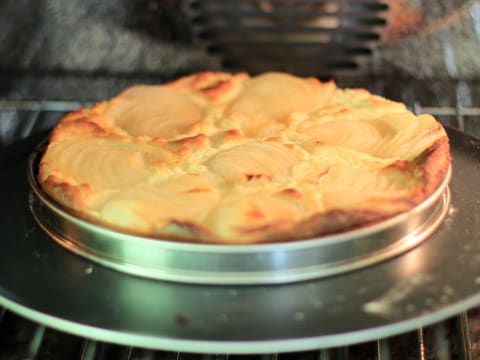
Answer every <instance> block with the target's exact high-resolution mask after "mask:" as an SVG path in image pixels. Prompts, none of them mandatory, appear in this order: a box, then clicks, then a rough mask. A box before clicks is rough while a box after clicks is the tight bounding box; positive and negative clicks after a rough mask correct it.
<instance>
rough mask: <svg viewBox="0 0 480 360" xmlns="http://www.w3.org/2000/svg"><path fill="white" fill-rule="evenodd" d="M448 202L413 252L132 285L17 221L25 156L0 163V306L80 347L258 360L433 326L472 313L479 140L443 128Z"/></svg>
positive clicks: (479, 297) (479, 228) (479, 252)
mask: <svg viewBox="0 0 480 360" xmlns="http://www.w3.org/2000/svg"><path fill="white" fill-rule="evenodd" d="M448 133H449V137H450V140H451V147H452V156H453V176H452V181H451V185H450V189H451V199H452V204H451V207H450V211H449V213H448V215H447V217H446V219H445V220H444V222H443V223H442V225H441V226H440V227H439V228H438V230H437V231H436V232H435V233H434V234H433V235H431V236H430V237H429V238H428V239H427V240H426V241H425V242H423V243H422V244H420V245H419V246H417V247H416V248H414V249H412V250H411V251H409V252H407V253H404V254H403V255H400V256H397V257H395V258H392V259H390V260H387V261H384V262H381V263H378V264H376V265H372V266H369V267H365V268H362V269H358V270H355V271H351V272H347V273H344V274H340V275H336V276H331V277H327V278H323V279H318V280H309V281H303V282H298V283H293V284H282V285H270V286H265V285H255V286H245V285H229V286H213V285H210V286H207V285H189V284H180V283H174V282H166V281H158V280H153V279H146V278H140V277H136V276H132V275H128V274H125V273H121V272H118V271H115V270H112V269H109V268H106V267H104V266H101V265H97V264H96V263H93V262H91V261H89V260H87V259H85V258H83V257H80V256H77V255H75V254H73V253H71V252H69V251H67V250H65V249H64V248H62V247H60V246H59V245H58V244H56V243H55V242H54V241H52V240H51V239H50V238H48V236H47V235H46V234H45V233H44V232H43V231H42V230H41V229H40V228H39V227H38V226H37V225H36V222H35V220H34V219H33V217H32V215H31V213H30V211H29V203H28V194H29V186H28V182H27V178H26V172H27V158H28V155H29V154H30V153H31V152H32V150H33V149H34V148H35V146H36V145H37V144H38V143H39V141H40V140H41V138H42V137H43V136H45V134H41V136H40V135H39V136H37V137H32V138H29V139H27V140H25V141H22V142H20V143H17V144H16V145H14V146H10V147H8V148H6V149H5V150H4V151H3V152H2V153H1V154H2V155H1V160H0V161H1V165H2V170H3V171H2V177H1V179H0V186H1V188H2V192H1V195H0V201H1V203H2V210H1V212H2V216H1V217H0V229H1V234H2V237H1V238H2V240H1V251H0V304H1V305H3V306H5V307H7V308H9V309H11V310H12V311H15V312H17V313H19V314H21V315H23V316H26V317H28V318H30V319H32V320H35V321H38V322H40V323H44V324H46V325H48V326H51V327H53V328H57V329H60V330H63V331H67V332H70V333H74V334H77V335H82V336H87V337H89V338H94V339H99V340H104V341H109V342H117V343H123V344H129V345H134V346H143V347H150V348H157V349H164V350H173V351H186V352H203V353H221V352H224V353H261V352H285V351H298V350H308V349H313V348H320V347H330V346H339V345H346V344H353V343H357V342H362V341H367V340H372V339H376V338H378V337H385V336H389V335H393V334H397V333H401V332H404V331H407V330H411V329H414V328H416V327H418V326H423V325H426V324H430V323H434V322H436V321H439V320H441V319H444V318H446V317H449V316H451V315H454V314H457V313H459V312H460V311H463V310H465V309H467V308H469V307H473V306H475V305H478V304H480V192H479V191H478V179H480V141H478V140H476V139H474V138H472V137H470V136H468V135H465V134H462V133H460V132H457V131H455V130H448Z"/></svg>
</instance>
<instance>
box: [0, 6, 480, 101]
mask: <svg viewBox="0 0 480 360" xmlns="http://www.w3.org/2000/svg"><path fill="white" fill-rule="evenodd" d="M325 1H326V2H328V1H327V0H325ZM373 1H378V2H380V1H381V2H382V3H385V4H387V5H388V6H389V9H388V10H386V11H385V12H384V14H383V16H384V17H385V19H386V21H387V25H386V26H385V27H383V28H381V29H379V32H380V36H381V39H380V41H379V42H375V44H373V45H372V49H371V50H372V56H371V57H370V58H369V59H368V60H367V61H365V62H363V63H362V64H363V66H362V67H361V68H359V69H357V70H356V71H355V72H354V73H353V74H350V75H349V76H341V77H337V81H338V82H339V83H340V85H341V86H362V87H368V88H369V89H370V90H371V91H374V92H377V93H382V94H384V95H385V96H388V97H391V98H393V99H397V100H401V101H405V102H407V103H408V102H409V101H410V99H409V97H410V98H417V97H418V96H420V97H421V98H420V99H419V100H420V101H422V102H423V103H428V104H433V103H435V104H451V103H452V99H454V98H455V96H457V94H456V92H455V91H454V92H453V93H452V91H451V89H452V87H451V80H454V81H457V80H459V79H460V80H462V81H468V82H470V83H471V84H473V87H472V85H471V84H469V88H468V89H469V91H470V93H471V94H472V96H474V95H475V94H476V91H477V90H476V84H475V83H476V81H477V80H478V79H480V57H479V56H478V54H479V53H480V41H479V39H480V0H475V1H472V0H365V2H373ZM212 2H215V1H214V0H181V1H176V0H138V1H134V2H133V1H129V0H104V1H101V2H100V1H97V0H69V1H62V0H3V1H1V2H0V98H4V99H29V100H31V99H35V100H42V99H55V100H80V101H92V100H100V99H104V98H108V97H111V96H114V95H115V94H117V93H118V92H119V91H121V90H122V89H124V88H125V87H127V86H129V85H132V84H134V83H157V82H161V81H165V80H168V79H171V78H174V77H177V76H179V75H182V74H186V73H190V72H193V71H201V70H205V69H213V70H215V69H221V68H222V67H221V60H222V59H221V56H220V57H219V56H214V55H212V54H210V53H208V51H207V49H206V48H207V46H206V44H205V43H204V42H200V41H197V39H195V36H194V30H193V26H192V22H195V21H196V20H198V19H195V16H196V13H197V12H198V11H196V10H198V8H199V7H201V6H202V4H205V3H212ZM269 2H272V3H273V2H276V3H278V2H279V0H275V1H274V0H248V1H244V2H243V6H246V7H251V6H254V7H257V8H261V7H262V6H263V7H265V3H269ZM305 2H308V0H305ZM344 2H347V0H345V1H343V2H339V3H344ZM293 3H297V2H295V1H294V2H293ZM195 5H196V6H195ZM267 8H268V6H267ZM195 23H196V25H200V26H204V27H208V21H206V20H205V19H204V23H203V24H202V23H201V22H200V24H198V21H197V22H195ZM207 45H208V44H207ZM220 55H221V54H220ZM227 70H229V69H227ZM246 70H248V69H246ZM312 75H315V74H312ZM379 78H380V80H379V81H378V79H379ZM405 81H412V82H418V81H420V83H419V84H417V83H415V84H412V86H411V87H410V88H409V91H410V93H412V91H413V93H414V94H413V95H412V94H410V95H409V94H406V95H405V91H403V89H402V91H401V93H400V92H399V91H398V88H399V87H398V85H397V84H398V83H399V82H400V83H402V84H406V82H405ZM425 84H428V86H424V85H425ZM412 89H413V90H412ZM423 89H428V90H427V91H424V90H423ZM417 90H418V91H417ZM462 91H463V90H462ZM407 93H408V91H407ZM467 95H468V94H467ZM467 97H468V96H467ZM467 100H468V99H467ZM467 100H465V101H466V102H465V104H464V105H465V106H469V104H468V101H467ZM462 101H464V100H462ZM462 101H460V102H462Z"/></svg>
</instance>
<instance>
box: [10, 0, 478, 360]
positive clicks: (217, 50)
mask: <svg viewBox="0 0 480 360" xmlns="http://www.w3.org/2000/svg"><path fill="white" fill-rule="evenodd" d="M262 41H266V42H267V43H268V46H267V47H265V46H263V45H262V46H259V43H260V42H262ZM265 48H267V50H265ZM478 54H480V1H467V0H389V1H386V0H385V1H380V0H379V1H375V0H365V1H361V0H351V1H347V0H344V1H340V0H339V1H320V0H317V1H298V0H292V1H281V0H250V1H242V2H238V1H233V0H232V1H217V2H215V1H207V0H203V1H201V0H197V1H174V0H137V1H130V0H104V1H101V2H100V1H94V0H69V1H63V0H3V1H1V2H0V147H6V146H8V145H10V144H11V143H13V142H15V141H18V140H19V139H20V138H23V137H27V136H29V135H31V134H32V133H35V132H38V131H40V130H41V129H45V128H49V127H51V126H53V124H54V123H55V122H56V121H57V120H58V118H59V117H60V116H61V115H62V114H63V113H64V112H66V111H70V110H73V109H75V108H78V107H79V106H82V105H84V104H88V103H91V102H93V101H97V100H101V99H105V98H108V97H111V96H114V95H115V94H116V93H118V92H119V91H121V90H122V89H124V88H125V87H127V86H129V85H132V84H136V83H158V82H163V81H167V80H169V79H173V78H175V77H177V76H180V75H183V74H187V73H190V72H194V71H202V70H227V71H243V70H247V71H249V72H252V73H257V72H261V71H265V70H268V69H274V70H285V71H290V72H293V73H297V74H299V75H315V76H319V77H321V78H334V79H335V80H336V81H337V83H338V84H339V85H340V86H355V87H357V86H360V87H366V88H368V89H369V90H371V91H373V92H375V93H377V94H381V95H384V96H387V97H389V98H392V99H396V100H401V101H404V102H405V103H406V104H407V105H408V106H410V107H411V108H412V110H414V111H416V112H430V113H433V114H434V115H436V116H437V117H438V118H439V119H440V120H441V121H442V122H443V123H444V124H446V125H449V126H452V127H456V128H459V129H460V130H462V131H465V132H468V133H471V134H473V135H476V136H477V137H478V136H480V119H479V115H480V101H479V95H480V87H479V79H480V76H479V75H480V56H478ZM306 73H307V74H306ZM479 337H480V313H479V310H478V309H472V310H470V311H469V312H468V313H463V314H459V315H458V316H456V317H454V318H452V319H448V320H446V321H444V322H441V323H439V324H437V325H434V326H428V327H425V328H420V329H418V330H417V331H414V332H410V333H407V334H403V335H399V336H395V337H392V338H386V339H379V340H378V341H377V342H370V343H366V344H361V345H354V346H347V347H342V348H336V349H318V351H309V352H305V353H294V354H267V355H251V356H246V355H245V356H230V357H229V356H228V355H226V354H219V355H204V354H185V353H172V352H162V351H151V350H147V349H139V348H135V347H130V346H118V345H113V344H109V343H104V342H96V341H95V340H92V339H88V338H80V337H76V336H73V335H68V334H64V333H61V332H59V331H56V330H54V329H50V328H45V327H44V326H42V325H40V324H36V323H33V322H31V321H29V320H26V319H23V318H21V317H19V316H17V315H15V314H13V313H12V312H10V311H7V310H6V309H4V308H2V307H0V359H24V358H38V359H70V358H79V359H227V358H230V359H233V358H242V359H276V358H282V359H287V358H288V359H457V358H460V359H475V358H478V357H479V356H480V350H479V348H478V347H479V346H480V342H479Z"/></svg>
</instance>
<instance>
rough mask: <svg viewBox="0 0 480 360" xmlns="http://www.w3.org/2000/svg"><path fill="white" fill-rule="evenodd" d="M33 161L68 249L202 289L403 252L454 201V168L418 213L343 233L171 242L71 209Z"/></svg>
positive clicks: (301, 275)
mask: <svg viewBox="0 0 480 360" xmlns="http://www.w3.org/2000/svg"><path fill="white" fill-rule="evenodd" d="M42 148H43V146H42V145H40V146H39V148H38V150H36V151H35V152H33V153H32V155H31V156H30V157H29V161H28V180H29V184H30V186H31V189H32V193H31V195H30V204H31V209H32V213H33V215H34V217H35V219H36V221H37V222H38V224H39V225H40V227H41V228H42V229H43V230H44V231H45V232H46V233H48V235H49V236H50V237H51V238H52V239H54V240H55V241H56V242H57V243H59V244H60V245H62V246H63V247H65V248H66V249H68V250H70V251H73V252H75V253H76V254H79V255H81V256H84V257H86V258H88V259H90V260H93V261H95V262H97V263H100V264H102V265H104V266H107V267H110V268H113V269H116V270H119V271H122V272H126V273H130V274H134V275H139V276H144V277H148V278H155V279H160V280H170V281H180V282H187V283H204V284H275V283H287V282H293V281H300V280H307V279H313V278H320V277H324V276H329V275H334V274H338V273H342V272H345V271H351V270H354V269H357V268H360V267H364V266H368V265H371V264H375V263H377V262H379V261H382V260H385V259H388V258H390V257H393V256H396V255H399V254H401V253H403V252H405V251H407V250H410V249H411V248H413V247H414V246H417V245H418V244H419V243H421V242H422V241H424V240H425V239H427V238H428V236H429V235H431V234H432V233H433V232H434V231H435V230H436V228H437V227H438V226H439V225H440V224H441V222H442V220H443V219H444V217H445V216H446V214H447V212H448V208H449V204H450V195H449V190H448V183H449V181H450V171H449V172H448V173H447V176H446V177H445V179H444V180H443V182H442V183H441V186H440V187H439V188H438V189H437V190H436V191H435V192H433V194H432V195H430V197H428V198H427V199H426V200H424V201H423V202H421V203H420V204H419V205H417V206H416V207H414V208H413V209H411V210H409V211H407V212H405V213H402V214H399V215H396V216H394V217H391V218H388V219H386V220H384V221H381V222H377V223H375V224H373V225H368V226H363V227H361V228H359V229H354V230H350V231H346V232H341V233H338V234H332V235H326V236H321V237H317V238H311V239H304V240H292V241H287V242H275V243H262V244H251V245H235V244H205V243H190V242H181V241H171V240H168V239H158V238H149V237H143V236H138V235H135V234H129V233H125V232H120V231H115V230H112V229H109V228H106V227H103V226H101V225H98V224H95V223H92V222H89V221H86V220H83V219H82V218H80V217H77V216H75V214H73V213H72V212H71V211H69V210H68V209H65V208H64V207H62V206H61V205H59V204H58V203H56V202H55V201H54V200H53V199H51V198H50V197H49V196H48V194H46V193H45V192H44V191H43V190H42V188H41V186H40V185H39V184H38V182H37V180H36V175H35V174H37V172H38V170H37V169H38V162H39V159H40V157H41V156H42V151H41V149H42Z"/></svg>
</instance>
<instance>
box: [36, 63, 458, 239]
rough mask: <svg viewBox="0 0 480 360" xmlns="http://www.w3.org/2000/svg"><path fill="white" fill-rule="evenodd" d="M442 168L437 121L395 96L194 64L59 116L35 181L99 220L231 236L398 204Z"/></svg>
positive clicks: (365, 218) (443, 142)
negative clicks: (196, 69) (173, 76)
mask: <svg viewBox="0 0 480 360" xmlns="http://www.w3.org/2000/svg"><path fill="white" fill-rule="evenodd" d="M449 167H450V153H449V144H448V138H447V136H446V133H445V131H444V129H443V127H442V126H441V124H440V123H439V122H437V121H436V120H435V119H434V118H433V117H432V116H430V115H419V116H415V115H414V114H412V113H411V112H409V111H408V110H407V109H406V107H405V106H404V105H403V104H401V103H397V102H393V101H389V100H387V99H384V98H382V97H379V96H375V95H372V94H370V93H369V92H367V91H366V90H363V89H338V88H337V87H336V85H335V84H334V83H333V82H320V81H318V80H317V79H315V78H298V77H294V76H292V75H288V74H284V73H266V74H263V75H259V76H256V77H250V76H249V75H247V74H245V73H240V74H235V75H232V74H228V73H218V72H205V73H199V74H194V75H191V76H186V77H182V78H180V79H178V80H176V81H174V82H170V83H168V84H165V85H160V86H135V87H132V88H129V89H127V90H125V91H124V92H122V93H121V94H119V95H118V96H117V97H115V98H113V99H112V100H110V101H104V102H100V103H97V104H95V105H94V106H92V107H91V108H85V109H80V110H78V111H75V112H73V113H70V114H67V115H66V116H65V117H63V118H62V119H61V120H60V121H59V123H58V124H57V125H56V127H55V128H54V130H53V131H52V133H51V137H50V143H49V145H48V147H47V150H46V151H45V153H44V155H43V158H42V160H41V162H40V165H39V174H38V180H39V182H40V184H41V186H42V188H43V189H44V190H45V191H46V192H47V194H49V195H50V196H51V197H52V198H53V199H54V200H56V201H57V202H58V203H60V204H61V205H63V206H65V207H67V208H68V209H70V210H72V211H73V212H74V213H75V214H77V215H78V216H80V217H83V218H85V219H87V220H89V221H93V222H95V223H98V224H100V225H103V226H107V227H111V228H114V229H117V230H120V231H126V232H129V233H134V234H139V235H145V236H150V237H155V238H163V239H178V240H187V241H195V242H214V243H232V244H242V243H259V242H270V241H284V240H294V239H305V238H310V237H316V236H321V235H325V234H332V233H338V232H343V231H346V230H349V229H352V228H356V227H360V226H365V225H369V224H372V223H375V222H378V221H381V220H383V219H386V218H388V217H391V216H394V215H396V214H399V213H402V212H405V211H408V210H409V209H411V208H413V207H415V206H416V205H417V204H419V203H420V202H422V201H423V200H425V199H426V198H428V197H429V196H430V195H431V194H432V193H433V192H434V191H435V190H436V189H437V188H438V187H439V185H440V184H441V183H442V182H443V181H444V179H445V177H446V176H447V173H448V169H449Z"/></svg>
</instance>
